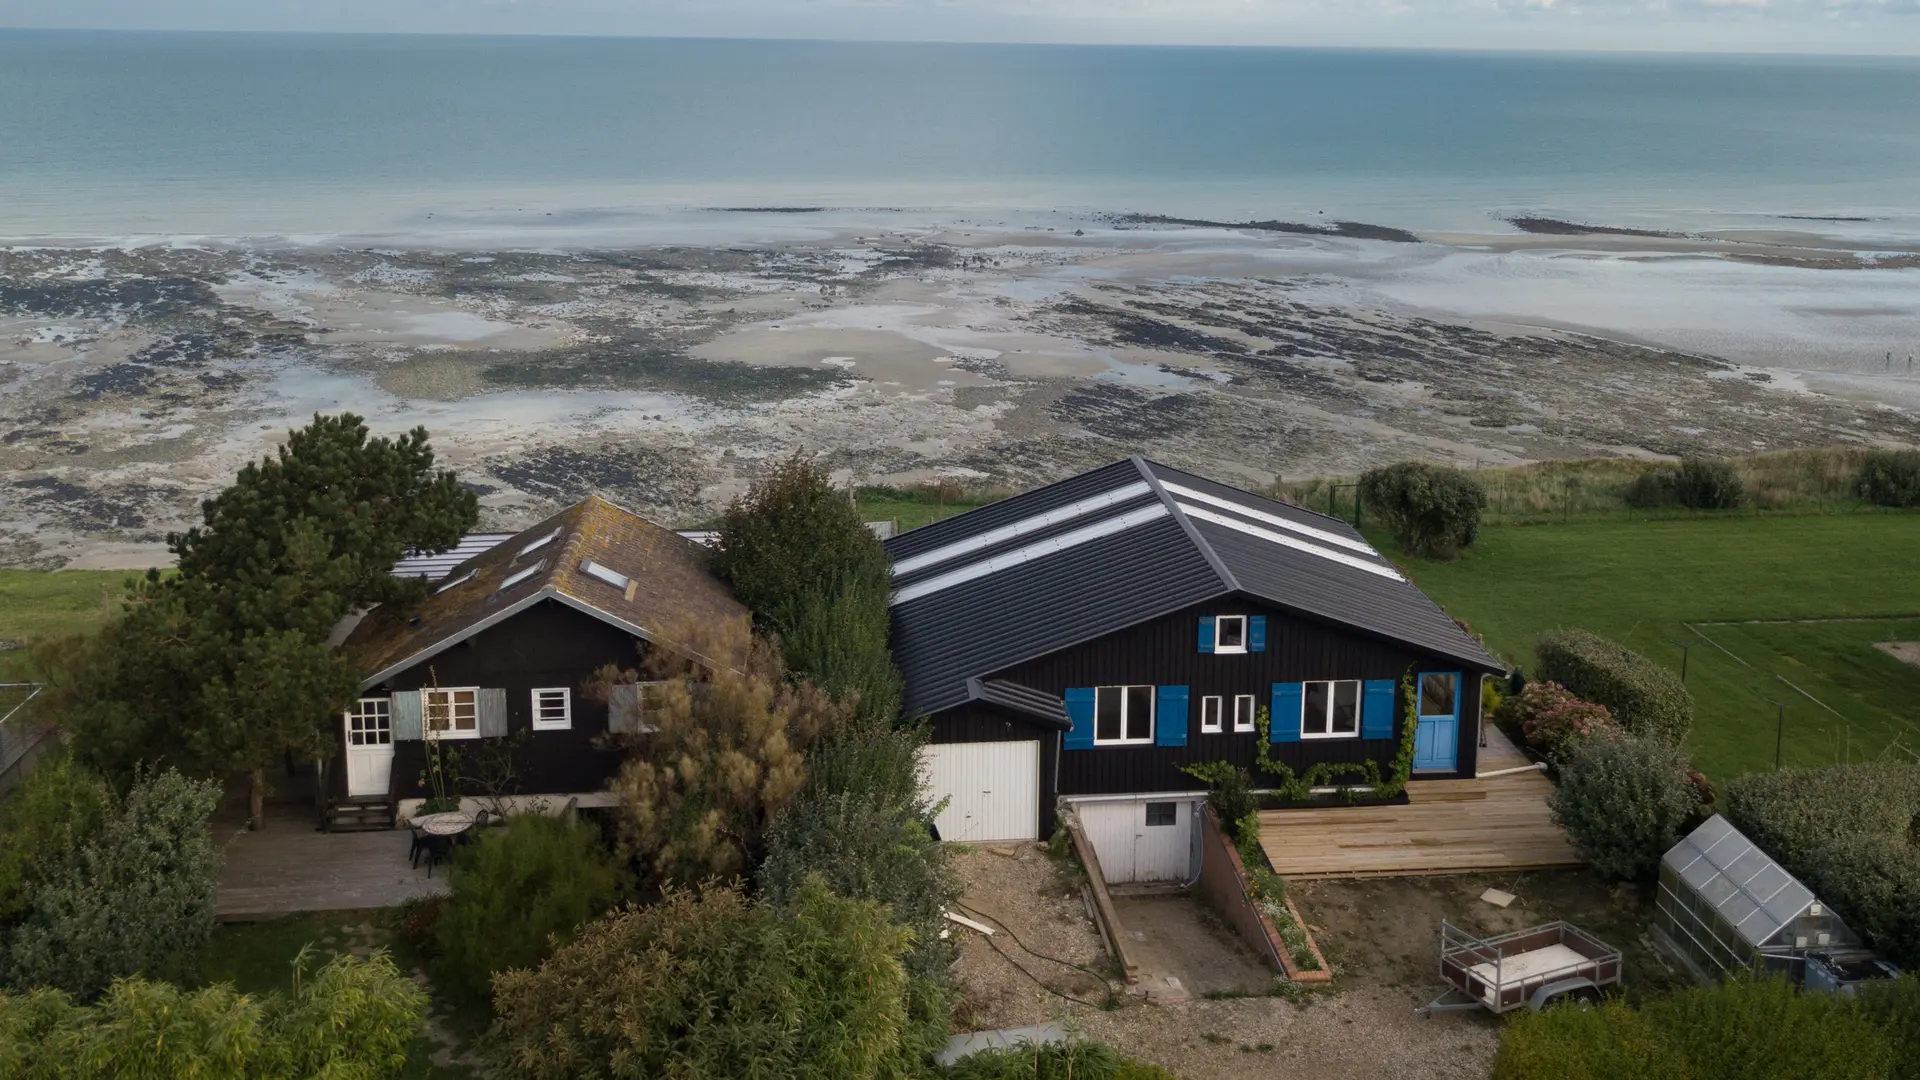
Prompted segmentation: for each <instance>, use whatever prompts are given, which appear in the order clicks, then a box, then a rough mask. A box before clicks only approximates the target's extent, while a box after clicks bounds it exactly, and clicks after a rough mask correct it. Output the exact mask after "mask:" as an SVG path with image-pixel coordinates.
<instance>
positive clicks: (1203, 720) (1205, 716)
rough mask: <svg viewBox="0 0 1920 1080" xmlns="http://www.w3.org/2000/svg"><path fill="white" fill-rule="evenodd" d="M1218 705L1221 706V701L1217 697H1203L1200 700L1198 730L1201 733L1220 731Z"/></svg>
mask: <svg viewBox="0 0 1920 1080" xmlns="http://www.w3.org/2000/svg"><path fill="white" fill-rule="evenodd" d="M1220 705H1221V701H1220V698H1219V696H1218V695H1214V696H1212V697H1203V698H1201V699H1200V730H1201V731H1219V730H1220Z"/></svg>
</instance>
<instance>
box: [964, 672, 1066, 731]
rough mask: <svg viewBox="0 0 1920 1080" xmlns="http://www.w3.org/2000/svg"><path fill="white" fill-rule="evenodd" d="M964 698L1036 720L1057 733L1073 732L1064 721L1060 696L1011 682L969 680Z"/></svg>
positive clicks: (1064, 712) (1062, 702) (1009, 680)
mask: <svg viewBox="0 0 1920 1080" xmlns="http://www.w3.org/2000/svg"><path fill="white" fill-rule="evenodd" d="M967 696H968V697H969V698H970V699H972V700H974V701H978V702H982V703H984V704H987V705H993V706H997V707H999V708H1002V709H1005V710H1007V711H1009V712H1013V713H1018V714H1019V715H1020V716H1021V717H1023V718H1025V719H1028V720H1038V721H1040V722H1041V723H1042V724H1043V725H1045V726H1047V727H1050V728H1056V729H1058V730H1060V731H1070V730H1072V729H1073V721H1072V720H1070V719H1068V718H1067V703H1066V702H1065V701H1062V700H1061V698H1060V695H1058V694H1049V693H1047V692H1046V691H1045V690H1035V689H1034V688H1033V687H1031V686H1027V685H1026V684H1024V683H1017V682H1014V681H1013V680H1012V679H968V680H967Z"/></svg>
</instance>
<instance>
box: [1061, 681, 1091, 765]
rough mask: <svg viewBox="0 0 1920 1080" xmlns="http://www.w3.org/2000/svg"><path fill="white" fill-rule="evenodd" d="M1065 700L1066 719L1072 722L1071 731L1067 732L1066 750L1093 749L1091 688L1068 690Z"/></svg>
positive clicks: (1083, 687)
mask: <svg viewBox="0 0 1920 1080" xmlns="http://www.w3.org/2000/svg"><path fill="white" fill-rule="evenodd" d="M1066 699H1067V719H1069V720H1071V721H1073V730H1072V731H1069V732H1067V738H1066V748H1067V749H1068V750H1091V749H1093V687H1091V686H1082V687H1078V688H1076V689H1072V690H1068V691H1067V693H1066Z"/></svg>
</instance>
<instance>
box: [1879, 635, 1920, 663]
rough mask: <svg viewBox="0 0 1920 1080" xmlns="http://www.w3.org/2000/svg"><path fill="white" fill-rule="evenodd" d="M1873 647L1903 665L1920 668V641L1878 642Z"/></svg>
mask: <svg viewBox="0 0 1920 1080" xmlns="http://www.w3.org/2000/svg"><path fill="white" fill-rule="evenodd" d="M1873 647H1874V648H1876V649H1879V650H1880V651H1881V652H1883V653H1886V654H1887V655H1888V656H1891V657H1893V658H1894V659H1895V660H1898V661H1900V662H1901V663H1903V664H1912V665H1914V666H1915V667H1920V641H1876V642H1874V644H1873Z"/></svg>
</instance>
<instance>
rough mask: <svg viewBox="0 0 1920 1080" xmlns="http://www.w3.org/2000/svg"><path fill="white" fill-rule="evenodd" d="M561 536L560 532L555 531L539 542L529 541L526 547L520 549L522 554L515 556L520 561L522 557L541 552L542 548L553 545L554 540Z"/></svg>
mask: <svg viewBox="0 0 1920 1080" xmlns="http://www.w3.org/2000/svg"><path fill="white" fill-rule="evenodd" d="M559 535H560V530H559V529H555V530H553V531H552V532H550V533H548V534H547V535H545V536H543V537H541V538H540V539H538V540H532V541H529V542H528V543H527V546H526V547H523V548H521V549H520V554H519V555H515V556H514V558H516V559H518V558H520V557H521V556H524V555H527V554H530V553H532V552H535V551H539V550H540V549H541V548H543V547H546V546H547V545H548V544H551V543H553V538H554V537H556V536H559Z"/></svg>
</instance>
